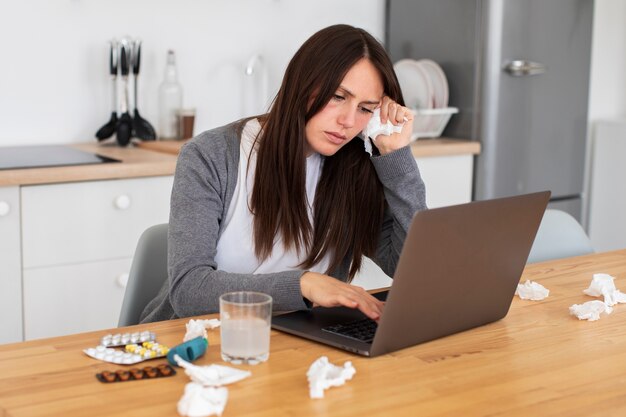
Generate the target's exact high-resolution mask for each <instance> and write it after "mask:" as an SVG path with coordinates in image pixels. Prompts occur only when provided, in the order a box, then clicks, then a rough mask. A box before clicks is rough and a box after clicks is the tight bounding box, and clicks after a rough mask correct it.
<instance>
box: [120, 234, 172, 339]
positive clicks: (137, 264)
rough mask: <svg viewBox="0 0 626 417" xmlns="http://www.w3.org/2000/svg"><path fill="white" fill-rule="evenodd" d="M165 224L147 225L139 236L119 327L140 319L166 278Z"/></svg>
mask: <svg viewBox="0 0 626 417" xmlns="http://www.w3.org/2000/svg"><path fill="white" fill-rule="evenodd" d="M167 228H168V224H167V223H165V224H158V225H156V226H152V227H149V228H148V229H146V230H145V231H144V232H143V233H142V234H141V237H140V238H139V242H138V243H137V249H136V250H135V255H134V256H133V263H132V265H131V267H130V273H129V277H128V284H127V285H126V292H125V293H124V301H123V302H122V310H121V312H120V319H119V322H118V327H123V326H131V325H133V324H137V323H139V316H140V315H141V312H142V311H143V309H144V308H145V306H146V305H147V304H148V303H149V302H150V300H152V299H153V298H154V297H156V295H157V294H158V292H159V290H160V289H161V287H162V286H163V283H164V282H165V281H166V280H167Z"/></svg>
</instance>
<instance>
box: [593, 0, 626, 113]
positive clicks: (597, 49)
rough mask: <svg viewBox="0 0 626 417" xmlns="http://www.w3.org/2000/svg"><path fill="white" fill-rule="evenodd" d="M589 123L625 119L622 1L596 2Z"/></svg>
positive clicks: (625, 55) (624, 17) (625, 7)
mask: <svg viewBox="0 0 626 417" xmlns="http://www.w3.org/2000/svg"><path fill="white" fill-rule="evenodd" d="M593 26H594V27H593V41H592V51H591V82H590V91H589V120H590V121H591V122H592V123H593V122H594V121H596V120H600V119H611V118H619V117H625V116H626V1H625V0H596V2H595V9H594V22H593Z"/></svg>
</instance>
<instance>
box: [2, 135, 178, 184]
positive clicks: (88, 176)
mask: <svg viewBox="0 0 626 417" xmlns="http://www.w3.org/2000/svg"><path fill="white" fill-rule="evenodd" d="M68 146H69V147H72V148H75V149H79V150H81V151H86V152H93V153H97V154H99V155H102V156H106V157H109V158H113V159H117V160H121V161H122V162H121V163H106V164H94V165H73V166H62V167H46V168H25V169H9V170H0V187H2V186H11V185H33V184H51V183H61V182H75V181H89V180H105V179H117V178H137V177H153V176H161V175H173V174H174V169H175V168H176V156H174V155H171V154H167V153H162V152H153V151H150V150H148V149H140V148H138V147H136V146H129V147H127V148H121V147H119V146H117V145H116V144H112V143H111V144H97V143H84V144H72V145H68ZM0 151H1V148H0Z"/></svg>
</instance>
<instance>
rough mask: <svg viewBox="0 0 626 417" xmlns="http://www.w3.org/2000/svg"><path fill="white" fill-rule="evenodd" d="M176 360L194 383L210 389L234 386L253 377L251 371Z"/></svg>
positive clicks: (176, 356)
mask: <svg viewBox="0 0 626 417" xmlns="http://www.w3.org/2000/svg"><path fill="white" fill-rule="evenodd" d="M174 360H175V361H176V363H177V364H178V366H180V367H181V368H184V369H185V373H186V374H187V375H188V376H189V378H191V380H192V381H193V382H195V383H197V384H200V385H203V386H208V387H218V386H221V385H227V384H232V383H233V382H237V381H241V380H242V379H245V378H247V377H249V376H250V375H252V373H251V372H250V371H242V370H240V369H237V368H231V367H229V366H223V365H208V366H197V365H194V364H192V363H189V362H187V361H186V360H184V359H183V358H181V357H180V356H178V355H174Z"/></svg>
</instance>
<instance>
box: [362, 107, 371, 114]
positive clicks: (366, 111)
mask: <svg viewBox="0 0 626 417" xmlns="http://www.w3.org/2000/svg"><path fill="white" fill-rule="evenodd" d="M361 112H362V113H367V114H372V113H374V111H372V110H370V109H368V108H365V107H361Z"/></svg>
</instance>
